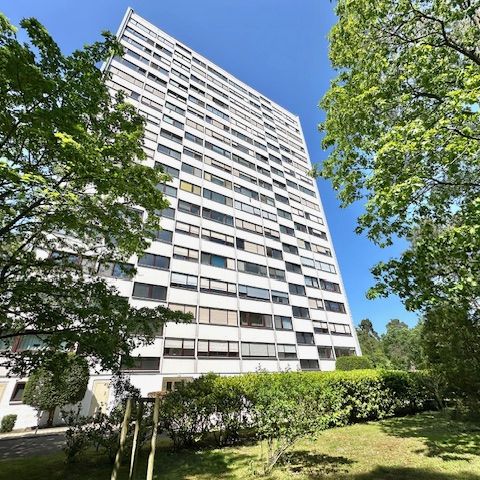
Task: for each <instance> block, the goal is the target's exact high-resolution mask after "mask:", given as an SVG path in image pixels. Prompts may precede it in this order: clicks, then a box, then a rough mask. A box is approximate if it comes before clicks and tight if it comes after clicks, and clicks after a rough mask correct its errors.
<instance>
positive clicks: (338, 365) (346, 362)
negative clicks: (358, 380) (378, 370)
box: [335, 355, 373, 372]
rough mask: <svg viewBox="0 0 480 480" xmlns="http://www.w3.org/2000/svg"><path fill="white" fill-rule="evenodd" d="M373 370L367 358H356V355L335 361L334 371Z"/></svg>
mask: <svg viewBox="0 0 480 480" xmlns="http://www.w3.org/2000/svg"><path fill="white" fill-rule="evenodd" d="M370 368H373V364H372V362H371V361H370V359H369V358H368V357H365V356H362V357H357V356H356V355H349V356H345V357H338V358H337V360H336V361H335V369H336V370H341V371H345V372H346V371H349V370H368V369H370Z"/></svg>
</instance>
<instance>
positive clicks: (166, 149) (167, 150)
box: [157, 145, 181, 160]
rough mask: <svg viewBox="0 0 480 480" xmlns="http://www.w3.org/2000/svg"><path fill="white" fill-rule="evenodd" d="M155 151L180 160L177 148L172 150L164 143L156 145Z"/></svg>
mask: <svg viewBox="0 0 480 480" xmlns="http://www.w3.org/2000/svg"><path fill="white" fill-rule="evenodd" d="M157 151H158V152H160V153H163V154H165V155H168V156H169V157H172V158H176V159H177V160H180V157H181V154H180V152H178V151H177V150H173V149H172V148H169V147H166V146H165V145H158V146H157Z"/></svg>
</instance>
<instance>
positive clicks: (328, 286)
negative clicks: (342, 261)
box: [320, 280, 340, 293]
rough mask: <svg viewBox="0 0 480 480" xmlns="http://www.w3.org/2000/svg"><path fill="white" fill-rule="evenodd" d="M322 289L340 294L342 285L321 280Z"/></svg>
mask: <svg viewBox="0 0 480 480" xmlns="http://www.w3.org/2000/svg"><path fill="white" fill-rule="evenodd" d="M320 288H321V289H322V290H326V291H327V292H335V293H340V285H339V284H338V283H334V282H328V281H327V280H320Z"/></svg>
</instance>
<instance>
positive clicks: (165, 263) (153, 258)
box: [138, 253, 170, 270]
mask: <svg viewBox="0 0 480 480" xmlns="http://www.w3.org/2000/svg"><path fill="white" fill-rule="evenodd" d="M138 264H139V265H141V266H142V267H151V268H160V269H163V270H168V269H169V268H170V259H169V258H168V257H164V256H162V255H154V254H153V253H145V254H144V255H143V256H142V257H140V258H139V259H138Z"/></svg>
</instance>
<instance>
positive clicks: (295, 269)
mask: <svg viewBox="0 0 480 480" xmlns="http://www.w3.org/2000/svg"><path fill="white" fill-rule="evenodd" d="M285 268H286V269H287V272H292V273H302V267H301V266H300V265H298V264H296V263H291V262H285Z"/></svg>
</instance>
